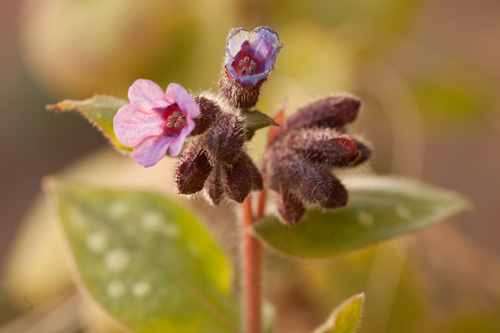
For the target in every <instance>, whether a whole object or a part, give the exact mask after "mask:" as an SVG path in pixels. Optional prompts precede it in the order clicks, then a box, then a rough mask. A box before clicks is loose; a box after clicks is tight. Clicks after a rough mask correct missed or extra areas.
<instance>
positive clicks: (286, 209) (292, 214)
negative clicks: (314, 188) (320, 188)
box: [276, 191, 306, 226]
mask: <svg viewBox="0 0 500 333" xmlns="http://www.w3.org/2000/svg"><path fill="white" fill-rule="evenodd" d="M276 208H277V209H278V212H279V214H280V216H281V217H282V218H283V220H284V221H285V222H286V223H287V224H288V225H289V226H293V225H295V224H296V223H297V222H298V221H299V220H300V219H301V218H302V216H303V215H304V213H305V212H306V208H305V207H304V205H303V204H302V202H300V200H299V199H298V198H296V197H295V196H293V195H292V194H291V193H289V192H288V191H284V193H276Z"/></svg>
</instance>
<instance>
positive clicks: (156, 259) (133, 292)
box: [49, 182, 239, 332]
mask: <svg viewBox="0 0 500 333" xmlns="http://www.w3.org/2000/svg"><path fill="white" fill-rule="evenodd" d="M49 185H50V186H49V190H50V191H49V194H50V197H49V198H51V199H53V202H54V205H55V209H56V212H57V214H58V216H59V218H60V221H61V225H62V229H63V231H64V235H65V236H66V239H67V241H68V242H67V243H68V244H69V248H70V250H71V251H70V252H71V253H72V257H73V258H74V263H75V264H76V268H77V272H78V275H79V279H78V280H81V281H82V282H83V285H84V287H85V288H86V290H88V292H89V293H90V294H91V295H92V297H93V298H94V299H95V300H96V301H97V302H98V303H100V304H101V306H102V307H103V308H104V309H105V310H106V312H108V313H109V314H111V315H112V316H113V317H115V318H116V319H118V321H120V322H122V323H123V324H125V325H126V326H128V327H129V328H131V329H132V330H133V331H134V332H236V331H238V327H239V324H238V321H239V319H238V313H237V312H238V309H239V306H238V304H237V303H235V301H234V300H233V299H232V298H231V297H230V295H229V293H230V279H231V272H230V269H229V265H228V262H227V260H226V258H225V256H224V254H223V253H222V251H221V250H220V249H219V247H217V245H216V244H215V243H214V241H213V240H212V238H211V237H210V236H209V234H208V233H207V232H206V231H205V229H204V228H203V227H202V226H201V225H200V224H199V223H198V221H197V219H196V218H195V217H194V216H193V215H192V214H191V213H190V212H189V211H187V210H186V208H184V207H183V206H181V205H179V204H178V203H176V202H174V201H172V200H171V199H168V198H166V197H164V196H162V195H159V194H154V193H150V192H140V191H118V190H100V189H93V188H86V187H78V186H67V185H58V184H53V182H51V183H49Z"/></svg>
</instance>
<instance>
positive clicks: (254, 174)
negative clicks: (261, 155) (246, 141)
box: [240, 152, 263, 191]
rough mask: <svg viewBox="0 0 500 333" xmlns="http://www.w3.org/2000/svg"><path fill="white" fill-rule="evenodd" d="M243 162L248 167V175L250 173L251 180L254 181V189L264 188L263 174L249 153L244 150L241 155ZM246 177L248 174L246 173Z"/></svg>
mask: <svg viewBox="0 0 500 333" xmlns="http://www.w3.org/2000/svg"><path fill="white" fill-rule="evenodd" d="M240 160H241V163H244V164H246V166H247V168H248V175H250V180H251V181H252V190H254V191H258V190H262V187H263V185H262V175H261V174H260V171H259V169H258V168H257V166H256V165H255V164H254V163H253V161H252V159H251V158H250V156H248V154H247V153H245V152H242V154H241V156H240ZM245 177H246V175H245Z"/></svg>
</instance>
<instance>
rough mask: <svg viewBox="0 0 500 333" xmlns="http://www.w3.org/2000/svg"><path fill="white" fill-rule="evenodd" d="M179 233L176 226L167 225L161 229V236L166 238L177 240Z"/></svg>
mask: <svg viewBox="0 0 500 333" xmlns="http://www.w3.org/2000/svg"><path fill="white" fill-rule="evenodd" d="M180 233H181V230H180V229H179V227H178V226H177V225H176V224H173V223H167V224H165V226H164V227H163V234H164V235H165V236H167V237H170V238H177V237H179V235H180Z"/></svg>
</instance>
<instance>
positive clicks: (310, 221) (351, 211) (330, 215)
mask: <svg viewBox="0 0 500 333" xmlns="http://www.w3.org/2000/svg"><path fill="white" fill-rule="evenodd" d="M343 183H344V185H345V186H346V187H347V190H348V193H349V201H348V204H347V206H346V207H345V208H341V209H336V210H324V209H323V210H322V209H311V210H309V211H308V212H307V213H306V215H305V216H304V217H303V218H302V219H301V220H300V222H299V223H297V225H295V226H294V227H289V226H285V225H283V224H282V223H280V222H279V220H278V218H277V217H275V216H268V217H265V218H263V219H261V220H260V221H257V223H256V224H255V226H254V232H255V234H256V235H257V236H258V238H259V239H260V240H261V241H262V242H263V243H264V244H266V245H268V246H269V247H270V248H272V249H275V250H277V251H278V252H281V253H284V254H287V255H291V256H295V257H299V258H310V259H321V258H329V257H333V256H335V255H338V254H341V253H345V252H348V251H352V250H354V249H357V248H360V247H363V246H367V245H370V244H375V243H377V242H380V241H383V240H386V239H389V238H391V237H395V236H398V235H401V234H406V233H408V232H411V231H415V230H418V229H420V228H423V227H425V226H428V225H431V224H434V223H437V222H439V221H442V220H444V219H446V218H448V217H449V216H451V215H453V214H455V213H457V212H460V211H462V210H464V209H466V208H468V207H469V203H468V202H467V200H465V199H464V198H463V197H461V196H460V195H458V194H456V193H453V192H449V191H445V190H442V189H438V188H435V187H431V186H428V185H424V184H421V183H418V182H416V181H412V180H407V179H398V178H391V177H374V176H358V177H352V178H347V179H344V180H343Z"/></svg>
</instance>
